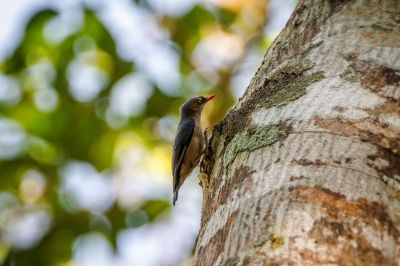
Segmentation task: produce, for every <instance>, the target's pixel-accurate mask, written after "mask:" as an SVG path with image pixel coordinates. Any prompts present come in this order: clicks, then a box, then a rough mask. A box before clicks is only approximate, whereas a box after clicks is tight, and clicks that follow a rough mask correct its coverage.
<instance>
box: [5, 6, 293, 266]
mask: <svg viewBox="0 0 400 266" xmlns="http://www.w3.org/2000/svg"><path fill="white" fill-rule="evenodd" d="M294 5H295V1H294V0H290V1H289V0H284V1H282V0H273V1H270V2H268V1H267V0H113V1H107V0H62V1H57V0H0V264H2V265H16V266H19V265H40V266H44V265H59V266H75V265H77V266H78V265H79V266H102V265H104V266H108V265H117V266H128V265H137V266H170V265H171V266H173V265H190V261H191V258H192V256H193V248H194V244H195V241H196V236H197V233H198V230H199V224H200V211H201V196H202V195H201V188H200V187H199V185H198V184H197V183H198V181H197V180H196V179H197V178H196V176H197V173H198V170H196V171H195V172H194V173H193V174H192V176H191V177H190V178H189V180H188V181H187V182H186V183H185V185H184V186H183V187H182V189H181V190H180V194H179V196H180V197H179V200H178V202H177V206H176V207H174V208H173V207H172V206H171V198H172V192H171V190H172V185H171V184H172V178H171V168H170V164H171V163H170V160H171V147H172V142H173V138H174V134H175V129H176V127H177V122H178V116H179V106H180V105H181V104H182V103H183V102H184V101H185V100H186V99H187V98H190V97H193V96H197V95H210V94H216V95H217V98H216V99H215V100H213V101H212V102H211V103H209V104H208V106H207V107H206V109H205V111H204V115H203V120H204V121H203V126H204V127H210V128H212V126H213V125H215V124H216V123H217V122H218V121H219V120H221V119H222V118H223V117H224V115H225V113H226V111H227V110H228V109H229V108H230V107H232V105H233V104H234V103H235V101H236V100H237V99H238V98H239V97H240V96H241V95H242V94H243V92H244V90H245V89H246V87H247V85H248V84H249V81H250V79H251V77H252V76H253V75H254V73H255V71H256V69H257V68H258V66H259V65H260V63H261V61H262V58H263V55H264V53H265V51H266V49H267V47H268V45H269V44H270V43H271V42H272V40H273V39H274V37H275V36H276V35H277V34H278V33H279V31H280V30H281V29H282V28H283V26H284V25H285V23H286V21H287V19H288V17H289V15H290V13H291V11H292V10H293V8H294Z"/></svg>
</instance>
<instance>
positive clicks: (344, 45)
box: [195, 0, 400, 266]
mask: <svg viewBox="0 0 400 266" xmlns="http://www.w3.org/2000/svg"><path fill="white" fill-rule="evenodd" d="M399 100H400V1H396V0H393V1H390V0H385V1H383V0H382V1H376V0H375V1H373V0H365V1H339V0H337V1H334V0H330V1H327V0H304V1H300V2H299V4H298V5H297V7H296V10H295V11H294V13H293V14H292V16H291V18H290V20H289V22H288V23H287V25H286V28H285V29H284V30H283V31H282V32H281V34H280V35H279V36H278V38H277V39H276V40H275V42H274V43H273V44H272V45H271V47H270V48H269V50H268V51H267V53H266V55H265V59H264V61H263V63H262V65H261V67H260V68H259V69H258V71H257V73H256V75H255V77H254V78H253V80H252V81H251V83H250V85H249V87H248V88H247V91H246V93H245V95H244V96H243V97H242V98H241V99H240V100H239V102H238V103H237V105H236V106H235V107H234V108H233V109H232V110H231V111H230V112H229V113H228V114H227V116H226V117H225V119H224V120H223V121H222V122H221V123H220V124H218V125H217V126H216V128H215V129H214V133H213V136H212V138H211V140H210V145H209V146H208V149H207V153H206V155H205V158H204V160H203V162H202V164H201V173H200V180H201V183H202V187H203V195H204V199H203V210H202V222H201V230H200V234H199V238H198V242H197V246H196V255H195V264H196V265H205V266H209V265H400V156H399V154H400V104H399V102H400V101H399Z"/></svg>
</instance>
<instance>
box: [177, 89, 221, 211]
mask: <svg viewBox="0 0 400 266" xmlns="http://www.w3.org/2000/svg"><path fill="white" fill-rule="evenodd" d="M214 98H215V95H212V96H208V97H204V96H199V97H194V98H191V99H189V100H187V101H186V102H185V103H184V104H183V105H182V106H181V107H180V111H181V117H180V120H179V124H178V129H177V131H176V136H175V141H174V146H173V151H172V176H173V182H172V183H173V184H172V186H173V194H174V196H173V200H172V203H173V205H174V206H175V202H176V201H177V200H178V191H179V188H180V187H181V186H182V184H183V182H184V181H185V179H186V178H187V177H188V176H189V175H190V173H191V172H192V171H193V169H194V168H195V167H196V166H197V165H198V163H199V161H200V157H201V155H202V154H203V152H204V146H205V145H204V144H205V142H207V130H206V131H204V133H203V132H202V128H201V121H200V120H201V113H202V111H203V108H204V106H205V105H206V103H208V102H209V101H211V100H212V99H214Z"/></svg>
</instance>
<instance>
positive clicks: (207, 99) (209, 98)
mask: <svg viewBox="0 0 400 266" xmlns="http://www.w3.org/2000/svg"><path fill="white" fill-rule="evenodd" d="M215 96H217V95H212V96H208V97H206V102H209V101H211V100H212V99H214V98H215Z"/></svg>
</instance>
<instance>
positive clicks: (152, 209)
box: [141, 199, 171, 221]
mask: <svg viewBox="0 0 400 266" xmlns="http://www.w3.org/2000/svg"><path fill="white" fill-rule="evenodd" d="M141 209H142V210H143V211H145V212H146V213H147V216H148V217H149V221H154V220H156V219H157V218H158V217H159V216H160V215H161V214H163V213H165V212H167V211H169V210H171V204H170V203H169V202H168V201H166V200H156V199H154V200H149V201H146V202H145V204H144V205H143V206H142V207H141Z"/></svg>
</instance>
